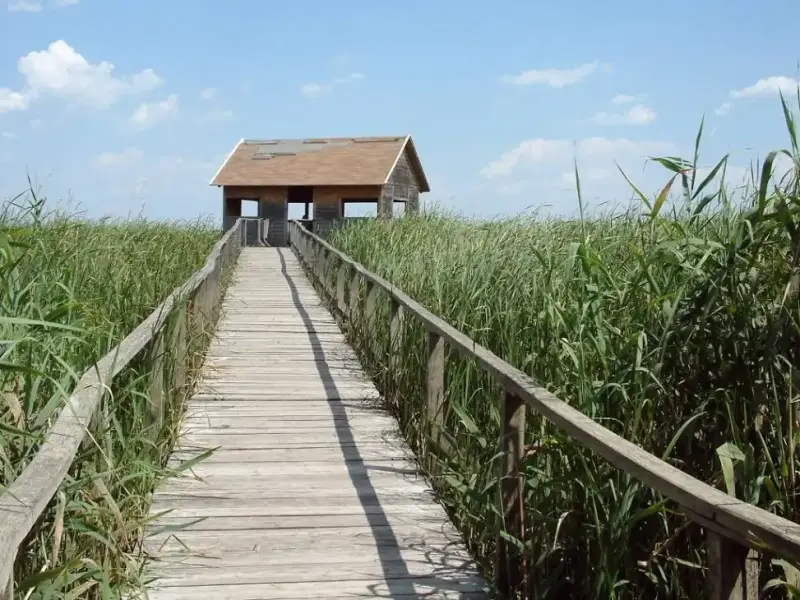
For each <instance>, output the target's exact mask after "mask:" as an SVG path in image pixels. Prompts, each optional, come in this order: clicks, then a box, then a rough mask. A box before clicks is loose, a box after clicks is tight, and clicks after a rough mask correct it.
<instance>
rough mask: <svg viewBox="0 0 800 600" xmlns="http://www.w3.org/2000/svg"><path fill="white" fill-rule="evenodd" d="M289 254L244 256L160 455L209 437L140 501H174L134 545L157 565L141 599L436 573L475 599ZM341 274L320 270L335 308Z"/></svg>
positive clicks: (292, 591)
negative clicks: (174, 437)
mask: <svg viewBox="0 0 800 600" xmlns="http://www.w3.org/2000/svg"><path fill="white" fill-rule="evenodd" d="M320 263H321V264H320V267H323V264H322V263H324V268H325V269H331V267H334V266H335V263H334V261H333V258H332V257H328V258H327V259H324V258H322V259H321V260H320ZM297 267H298V262H297V259H296V258H295V257H294V256H293V255H292V254H291V253H288V252H286V251H284V250H261V249H245V250H244V251H243V253H242V255H241V259H240V264H239V265H238V272H239V273H240V274H241V276H240V277H238V278H237V280H236V282H235V283H234V285H233V286H232V288H231V289H230V292H229V294H228V297H227V298H226V304H225V309H226V310H224V311H223V313H222V318H221V320H220V323H219V325H218V329H217V332H216V336H215V339H214V340H213V341H212V343H211V345H210V348H209V351H208V353H207V358H206V363H205V365H204V369H203V376H202V381H201V382H199V384H198V385H197V386H196V389H195V391H194V393H193V396H192V398H191V400H190V401H189V403H188V407H187V415H186V418H185V419H184V422H183V425H182V429H181V435H180V437H179V440H178V443H177V446H176V448H175V451H174V453H173V456H172V457H171V459H170V462H169V465H168V466H171V467H176V466H178V465H180V464H181V463H182V462H184V461H186V460H190V459H192V458H194V457H196V456H198V454H199V453H200V452H202V451H203V450H205V449H211V448H216V450H215V451H214V452H213V453H212V454H211V455H210V456H209V457H208V458H207V459H206V460H204V461H201V462H200V463H198V464H195V465H193V467H192V469H191V470H190V471H188V472H187V473H185V474H184V475H183V476H180V477H174V478H170V479H168V480H166V481H165V482H164V483H163V485H161V486H160V487H159V488H158V489H157V491H156V493H155V494H154V502H153V505H152V508H151V514H153V515H157V514H159V513H161V512H163V511H170V512H168V513H167V514H162V515H161V516H160V517H159V518H158V519H156V520H155V522H154V523H153V527H152V528H151V532H158V528H159V527H160V528H164V527H166V528H167V529H162V530H161V531H160V532H159V533H157V534H156V535H153V536H151V537H149V538H147V539H146V542H145V543H146V547H147V548H148V550H149V551H150V552H151V553H152V554H153V555H154V556H155V558H156V559H157V560H158V561H161V562H156V563H154V564H153V565H152V566H153V569H154V572H158V569H159V567H161V569H162V571H161V572H162V573H165V574H166V575H167V578H166V579H165V580H163V581H162V582H161V583H160V584H159V583H156V584H155V585H154V586H153V587H152V589H151V590H150V597H151V598H153V599H154V600H161V599H163V598H171V597H183V596H181V594H183V593H184V592H185V593H186V597H196V596H202V597H213V598H225V597H231V598H238V597H242V598H249V597H258V598H262V597H264V598H278V597H280V598H285V597H288V598H291V597H298V598H299V597H303V598H308V597H313V598H328V597H334V598H335V597H337V596H342V595H344V596H350V597H359V596H360V595H361V594H362V592H363V593H365V594H368V596H369V597H374V592H372V591H370V586H372V588H371V589H373V590H374V589H378V588H379V587H380V586H381V585H385V586H387V587H386V589H387V590H389V591H391V592H392V594H393V596H392V597H395V596H396V597H404V596H403V593H405V592H403V590H405V591H407V592H408V594H406V596H407V597H409V598H411V597H417V592H416V591H415V590H416V588H415V587H414V586H415V585H418V584H420V585H423V584H424V583H425V582H426V581H429V580H430V581H433V579H437V578H438V579H437V582H438V585H439V586H440V587H441V586H443V587H444V588H446V589H448V590H450V591H452V592H453V593H452V594H451V596H452V597H458V598H463V597H469V596H468V595H465V594H469V593H472V592H475V593H477V594H478V595H477V596H475V597H480V598H484V597H486V596H485V589H484V588H485V583H484V580H483V579H482V577H481V576H480V574H479V569H478V568H477V567H476V565H475V564H474V562H473V561H472V559H471V557H470V556H469V553H468V552H467V550H466V548H465V546H464V545H463V542H462V540H461V538H460V536H459V534H458V532H457V531H456V530H455V528H454V527H453V525H452V524H451V523H450V522H449V521H448V519H447V514H446V512H445V511H444V509H443V508H442V507H441V506H440V505H439V504H437V503H436V501H435V497H434V494H433V492H432V491H431V488H430V486H429V484H428V482H427V481H426V480H425V478H424V477H422V475H421V474H420V473H419V472H418V468H417V465H416V462H415V460H414V457H413V455H412V454H411V452H410V450H409V449H408V446H407V445H406V444H405V442H404V441H403V440H402V438H401V436H400V434H399V432H398V427H397V423H396V422H395V420H394V419H393V418H392V417H391V416H390V415H388V414H387V413H386V412H384V411H383V410H381V409H380V403H381V400H380V395H379V394H378V391H377V390H376V389H375V386H374V385H373V384H372V382H371V381H370V380H369V379H368V378H367V377H366V375H365V374H364V373H363V371H362V369H361V367H360V365H359V362H358V359H357V356H356V355H355V352H353V350H352V348H350V347H349V346H348V345H347V343H346V341H345V339H344V336H343V335H342V332H341V331H340V330H339V328H338V326H336V325H335V324H334V321H333V320H332V319H331V316H330V313H328V312H327V310H326V309H324V308H323V307H322V306H321V303H320V301H319V298H318V297H317V296H316V294H315V292H314V291H313V288H312V286H311V284H310V282H309V281H308V280H307V279H306V278H305V275H304V273H303V271H302V270H301V269H300V268H297ZM344 275H345V270H341V275H337V277H336V281H335V283H333V285H331V284H332V282H331V279H332V278H328V279H326V280H325V281H326V283H327V286H328V289H329V291H332V292H333V293H334V294H338V300H340V306H341V307H343V308H345V309H346V308H347V307H346V306H345V304H344V301H345V300H346V289H345V288H346V283H347V278H346V277H345V276H344ZM276 282H278V283H279V284H278V283H276ZM351 289H352V284H351ZM352 295H353V296H357V290H356V292H354V293H353V294H352ZM229 305H230V306H233V307H234V309H233V310H232V311H228V310H227V308H228V306H229ZM203 517H207V518H205V519H203V520H201V521H199V522H195V523H192V522H191V521H193V520H196V519H198V518H203ZM175 529H179V531H174V530H175ZM178 540H180V541H178ZM185 545H188V546H189V548H190V550H189V551H187V550H186V548H185ZM254 548H257V549H258V550H254ZM198 552H199V553H200V554H201V555H203V556H199V557H198V556H196V555H197V554H198ZM437 557H438V558H437ZM176 560H177V561H179V563H178V564H176V563H175V561H176ZM437 560H438V561H439V562H438V563H437ZM446 560H449V562H444V561H446ZM164 561H166V562H167V566H166V570H165V566H164V564H163V562H164ZM186 561H195V562H194V563H191V562H190V563H188V564H187V562H186ZM197 561H199V562H197ZM281 561H283V562H281ZM281 565H283V566H281ZM287 566H289V567H288V568H287ZM291 566H297V568H292V567H291ZM271 567H272V568H271ZM445 567H446V569H448V571H447V576H446V577H445V576H444V569H445ZM440 575H441V577H440ZM395 581H398V582H400V583H399V584H396V583H394V582H395ZM311 582H317V586H316V588H314V590H313V591H312V588H311V587H309V586H310V585H311ZM331 582H333V583H331ZM348 582H353V587H351V588H348V587H346V585H347V584H348ZM420 582H421V583H420ZM306 584H308V585H306ZM304 585H306V587H303V586H304ZM398 585H400V587H398ZM286 586H289V587H286ZM291 586H295V587H291ZM297 586H299V587H297ZM330 586H332V587H330ZM342 586H345V587H342ZM329 587H330V589H329ZM317 588H318V589H317ZM423 588H424V585H423ZM423 588H420V589H423ZM448 593H449V592H448ZM251 594H252V595H251ZM287 594H288V595H287ZM396 594H400V595H396ZM409 594H410V595H409ZM432 597H437V596H435V595H434V596H432ZM438 597H450V596H448V595H442V596H438Z"/></svg>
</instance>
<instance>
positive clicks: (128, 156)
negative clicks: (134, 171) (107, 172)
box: [90, 148, 144, 167]
mask: <svg viewBox="0 0 800 600" xmlns="http://www.w3.org/2000/svg"><path fill="white" fill-rule="evenodd" d="M143 156H144V153H143V152H142V151H141V150H139V149H138V148H125V150H123V151H122V152H102V153H100V154H98V155H97V156H95V157H93V158H92V160H91V163H90V164H91V165H92V166H93V167H124V166H129V165H132V164H134V163H137V162H139V161H140V160H141V159H142V157H143Z"/></svg>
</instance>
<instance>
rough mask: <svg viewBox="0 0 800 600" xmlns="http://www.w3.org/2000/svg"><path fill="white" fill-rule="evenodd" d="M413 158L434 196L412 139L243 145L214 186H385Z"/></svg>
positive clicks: (414, 166) (245, 142)
mask: <svg viewBox="0 0 800 600" xmlns="http://www.w3.org/2000/svg"><path fill="white" fill-rule="evenodd" d="M403 152H407V155H408V160H409V164H410V166H411V168H412V169H413V170H414V172H415V174H416V176H417V180H418V181H419V186H420V191H421V192H428V191H430V186H429V185H428V180H427V178H426V177H425V173H424V172H423V170H422V163H421V162H420V160H419V156H418V155H417V151H416V149H415V148H414V143H413V142H412V141H411V136H410V135H408V136H402V137H400V136H394V137H355V138H314V139H293V140H245V139H242V140H239V143H238V144H236V146H235V147H234V149H233V150H232V151H231V153H230V154H229V155H228V158H227V159H226V160H225V162H224V163H222V166H221V167H220V168H219V170H218V171H217V173H216V175H214V177H213V178H212V179H211V183H210V185H242V186H286V185H383V184H384V183H386V181H387V180H388V179H389V175H390V174H391V172H392V170H393V169H394V167H395V165H396V164H397V161H398V160H399V159H400V156H401V155H402V153H403Z"/></svg>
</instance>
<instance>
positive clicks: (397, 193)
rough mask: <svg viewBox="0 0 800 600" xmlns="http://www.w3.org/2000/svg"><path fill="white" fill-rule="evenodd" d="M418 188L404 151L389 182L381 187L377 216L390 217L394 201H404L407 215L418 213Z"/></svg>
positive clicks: (415, 177)
mask: <svg viewBox="0 0 800 600" xmlns="http://www.w3.org/2000/svg"><path fill="white" fill-rule="evenodd" d="M419 187H420V186H419V182H418V181H417V176H416V175H415V174H414V170H413V169H412V168H411V164H410V163H409V160H408V154H407V152H405V151H404V152H403V153H402V154H401V155H400V158H399V159H398V160H397V164H396V165H395V167H394V169H393V170H392V173H391V174H390V175H389V180H388V181H387V182H386V185H384V186H383V190H382V192H383V193H382V194H381V199H380V202H379V204H378V214H379V215H381V216H387V217H388V216H391V215H392V212H393V211H392V204H393V203H394V202H395V201H404V202H405V203H406V212H407V213H409V214H415V213H417V212H419Z"/></svg>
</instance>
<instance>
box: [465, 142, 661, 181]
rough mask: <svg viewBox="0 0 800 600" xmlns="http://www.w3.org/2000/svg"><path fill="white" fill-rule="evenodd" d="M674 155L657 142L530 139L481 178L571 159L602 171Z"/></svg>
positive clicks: (519, 145)
mask: <svg viewBox="0 0 800 600" xmlns="http://www.w3.org/2000/svg"><path fill="white" fill-rule="evenodd" d="M673 151H674V145H673V144H672V143H669V142H662V141H657V140H642V141H634V140H629V139H626V138H616V139H612V138H605V137H591V138H584V139H582V140H580V141H579V142H577V143H573V142H569V141H568V140H559V139H555V140H553V139H541V138H539V139H531V140H524V141H522V142H520V143H519V144H518V145H517V147H516V148H514V149H512V150H510V151H508V152H506V153H504V154H502V155H501V156H500V157H499V158H498V159H497V160H494V161H492V162H491V163H489V164H488V165H487V166H486V167H484V168H483V169H481V175H483V177H485V178H487V179H495V178H503V177H508V176H510V175H512V174H513V173H514V172H515V171H516V170H518V169H519V168H520V167H525V166H531V165H534V164H536V163H543V162H553V163H558V162H564V161H568V160H569V159H570V158H572V157H575V158H578V159H585V160H587V161H590V162H592V164H591V165H590V168H595V167H596V168H598V169H600V168H608V163H609V162H611V163H613V161H615V160H617V159H636V158H644V157H646V156H651V155H658V154H668V153H671V152H673ZM596 163H603V164H596ZM598 172H599V171H598Z"/></svg>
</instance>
